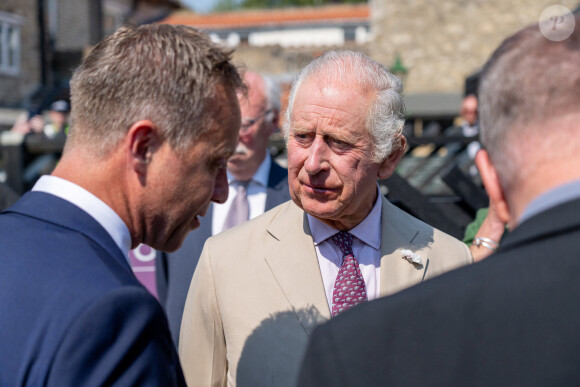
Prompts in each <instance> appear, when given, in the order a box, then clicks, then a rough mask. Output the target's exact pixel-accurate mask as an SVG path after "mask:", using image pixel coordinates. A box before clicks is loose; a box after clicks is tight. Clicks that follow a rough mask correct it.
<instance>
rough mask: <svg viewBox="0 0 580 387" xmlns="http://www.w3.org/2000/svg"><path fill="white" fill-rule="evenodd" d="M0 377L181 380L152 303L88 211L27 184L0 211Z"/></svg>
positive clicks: (3, 381) (77, 381)
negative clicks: (26, 190)
mask: <svg viewBox="0 0 580 387" xmlns="http://www.w3.org/2000/svg"><path fill="white" fill-rule="evenodd" d="M0 316H1V317H0V385H1V386H25V385H26V386H102V385H119V386H131V385H139V386H161V385H163V386H173V385H185V381H184V379H183V374H182V372H181V368H180V365H179V360H178V356H177V352H176V351H175V348H174V346H173V344H172V342H171V337H170V333H169V330H168V326H167V321H166V318H165V316H164V313H163V310H162V308H161V306H160V305H159V303H158V302H157V301H156V300H155V299H154V298H153V296H151V294H150V293H149V292H148V291H147V290H146V289H145V288H144V287H143V286H142V285H141V284H140V283H139V282H138V281H137V279H136V278H135V276H134V275H133V272H132V271H131V268H130V267H129V264H128V263H127V259H126V257H125V256H124V255H123V254H122V252H121V250H120V249H119V247H118V246H117V245H116V244H115V242H114V241H113V239H112V238H111V237H110V235H109V234H108V233H107V232H106V231H105V230H104V229H103V228H102V226H101V225H100V224H99V223H98V222H97V221H95V220H94V219H93V218H92V217H91V216H90V215H88V214H87V213H86V212H84V211H83V210H81V209H80V208H78V207H76V206H75V205H73V204H71V203H69V202H68V201H65V200H63V199H60V198H58V197H56V196H54V195H50V194H47V193H41V192H30V193H27V194H26V195H24V196H23V197H22V199H20V200H19V201H18V202H17V203H16V204H14V205H13V206H12V207H10V208H8V209H7V210H6V211H5V212H3V213H0Z"/></svg>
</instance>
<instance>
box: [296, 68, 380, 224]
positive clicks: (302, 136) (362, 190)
mask: <svg viewBox="0 0 580 387" xmlns="http://www.w3.org/2000/svg"><path fill="white" fill-rule="evenodd" d="M373 97H374V95H373V94H371V93H369V92H365V91H363V90H359V88H358V87H357V86H356V85H353V84H351V85H343V84H338V83H333V82H323V81H317V80H316V79H308V80H306V81H305V82H304V83H303V84H302V86H301V87H300V89H299V90H298V93H297V94H296V99H295V102H294V108H293V111H292V116H291V117H290V120H291V126H290V133H289V139H288V180H289V184H290V194H291V195H292V199H293V200H294V202H295V203H296V204H297V205H298V206H300V207H301V208H302V209H304V211H306V212H307V213H309V214H311V215H313V216H315V217H317V218H319V219H321V220H322V221H324V222H325V223H327V224H329V225H331V226H333V227H335V228H337V229H340V230H346V229H351V228H353V227H354V226H356V225H357V224H358V223H360V222H361V221H362V220H363V219H364V218H365V217H366V216H367V215H368V214H369V212H370V211H371V209H372V206H373V205H374V203H375V200H376V198H377V185H376V181H377V177H379V176H380V175H381V174H382V172H383V170H384V168H385V167H386V162H383V163H375V162H373V161H372V149H373V145H372V140H371V137H370V135H369V133H368V131H367V128H366V123H365V121H366V115H367V112H368V109H369V106H370V104H371V101H372V100H373Z"/></svg>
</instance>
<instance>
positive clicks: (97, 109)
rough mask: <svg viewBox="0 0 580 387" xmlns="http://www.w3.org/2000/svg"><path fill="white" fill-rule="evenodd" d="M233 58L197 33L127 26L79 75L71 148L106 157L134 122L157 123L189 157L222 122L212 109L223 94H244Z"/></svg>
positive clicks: (108, 40)
mask: <svg viewBox="0 0 580 387" xmlns="http://www.w3.org/2000/svg"><path fill="white" fill-rule="evenodd" d="M230 60H231V51H230V50H226V49H224V48H222V47H221V46H219V45H218V44H216V43H213V42H212V41H211V39H210V38H209V37H208V36H207V34H205V33H203V32H201V31H198V30H196V29H194V28H191V27H186V26H172V25H166V24H149V25H143V26H137V27H136V26H128V27H122V28H120V29H119V30H117V31H116V32H115V33H114V34H112V35H110V36H108V37H106V38H105V39H103V40H102V41H101V42H100V43H99V44H97V46H96V47H95V48H94V49H93V50H92V51H91V53H90V54H89V55H88V56H87V57H86V58H85V59H84V61H83V62H82V64H81V65H80V67H79V68H78V69H77V70H76V71H75V73H74V75H73V77H72V80H71V102H72V104H71V105H72V111H71V122H72V125H71V130H70V134H69V138H68V139H67V145H66V148H72V147H74V146H76V145H82V146H83V149H85V150H87V151H89V152H91V153H92V154H94V155H96V156H98V157H105V156H106V155H107V154H108V153H109V152H110V151H111V150H112V149H113V148H114V147H115V146H116V145H117V144H118V142H119V141H120V140H121V139H122V138H123V137H124V136H125V134H126V133H127V131H128V129H129V128H130V127H131V125H132V124H133V123H135V122H137V121H138V120H141V119H149V120H151V121H152V122H153V123H154V124H155V125H157V126H158V127H159V129H160V131H161V133H162V135H163V136H164V137H165V139H166V140H167V141H168V143H169V144H170V146H171V147H172V148H174V149H176V150H177V151H184V150H185V149H187V148H188V147H189V146H190V145H191V144H192V143H193V141H194V140H195V139H196V138H198V137H199V136H200V135H202V134H203V133H204V132H205V131H207V129H208V128H209V127H210V125H209V123H210V122H211V121H212V120H213V119H214V118H213V117H209V116H208V114H206V112H205V111H206V105H207V103H209V101H210V100H211V99H212V98H213V97H215V93H216V90H217V89H218V88H220V87H223V90H225V91H226V92H228V91H232V92H234V93H235V92H236V91H238V90H242V91H243V90H244V85H243V81H242V79H241V77H240V75H239V73H238V71H237V69H236V67H235V66H234V65H232V63H231V62H230ZM65 151H66V149H65Z"/></svg>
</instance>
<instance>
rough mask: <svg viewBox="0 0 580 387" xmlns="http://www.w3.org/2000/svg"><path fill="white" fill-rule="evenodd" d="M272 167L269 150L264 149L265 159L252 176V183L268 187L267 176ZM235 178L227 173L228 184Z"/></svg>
mask: <svg viewBox="0 0 580 387" xmlns="http://www.w3.org/2000/svg"><path fill="white" fill-rule="evenodd" d="M271 167H272V157H271V156H270V150H268V149H266V157H265V158H264V161H262V164H260V166H259V167H258V170H257V171H256V173H254V176H252V182H254V183H258V184H260V185H262V186H264V187H267V186H268V176H269V175H270V168H271ZM234 180H235V178H234V177H233V176H232V175H231V174H230V172H229V171H228V183H229V184H231V183H232V182H233V181H234Z"/></svg>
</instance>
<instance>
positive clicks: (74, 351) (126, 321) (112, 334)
mask: <svg viewBox="0 0 580 387" xmlns="http://www.w3.org/2000/svg"><path fill="white" fill-rule="evenodd" d="M46 385H47V386H103V385H108V386H132V385H139V386H161V385H163V386H185V380H184V378H183V373H182V371H181V367H180V365H179V359H178V356H177V352H176V350H175V348H174V346H173V343H172V341H171V337H170V334H169V328H168V326H167V320H166V319H165V315H164V313H163V310H162V309H161V306H160V305H159V303H158V302H157V300H155V299H154V298H153V297H152V296H151V295H150V294H149V293H148V292H147V291H146V290H145V289H144V288H139V287H123V288H118V289H115V290H113V291H112V292H109V293H107V294H106V295H105V296H104V297H101V298H100V299H99V300H97V301H96V302H93V303H92V304H91V305H90V306H89V307H87V308H86V309H85V310H84V311H83V312H82V313H81V314H80V315H79V316H78V317H77V318H76V319H75V320H74V322H73V323H72V325H71V326H70V327H69V328H68V329H67V333H66V335H65V336H64V338H63V340H62V342H61V344H60V345H59V347H58V349H57V351H56V353H55V358H54V361H53V364H52V366H51V367H50V372H49V375H48V380H47V383H46Z"/></svg>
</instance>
